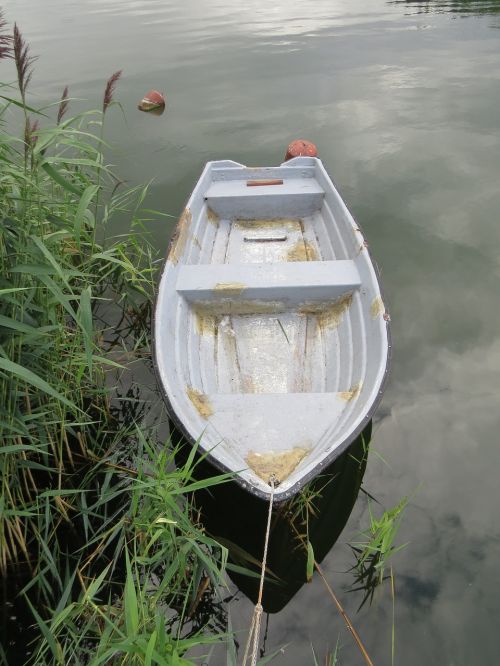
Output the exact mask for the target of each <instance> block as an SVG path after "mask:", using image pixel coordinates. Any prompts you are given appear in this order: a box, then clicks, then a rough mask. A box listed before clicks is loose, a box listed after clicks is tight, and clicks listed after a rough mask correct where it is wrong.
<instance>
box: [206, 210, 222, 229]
mask: <svg viewBox="0 0 500 666" xmlns="http://www.w3.org/2000/svg"><path fill="white" fill-rule="evenodd" d="M207 220H208V221H209V222H211V223H212V224H214V225H215V226H216V227H217V226H218V225H219V220H220V218H219V216H218V215H217V213H216V212H215V211H213V210H212V209H211V208H210V206H207Z"/></svg>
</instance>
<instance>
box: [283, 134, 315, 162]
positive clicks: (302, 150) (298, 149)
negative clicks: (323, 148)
mask: <svg viewBox="0 0 500 666" xmlns="http://www.w3.org/2000/svg"><path fill="white" fill-rule="evenodd" d="M293 157H318V149H317V148H316V146H315V145H314V143H311V141H305V140H304V139H296V140H295V141H292V143H290V144H289V146H288V148H287V150H286V155H285V162H287V161H288V160H291V159H292V158H293Z"/></svg>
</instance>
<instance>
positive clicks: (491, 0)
mask: <svg viewBox="0 0 500 666" xmlns="http://www.w3.org/2000/svg"><path fill="white" fill-rule="evenodd" d="M390 4H393V5H402V6H406V7H407V8H409V9H411V10H412V13H415V14H444V13H448V12H450V13H454V14H461V15H463V16H472V15H478V16H479V15H481V14H500V3H499V2H498V0H429V1H428V2H423V1H422V0H392V2H390Z"/></svg>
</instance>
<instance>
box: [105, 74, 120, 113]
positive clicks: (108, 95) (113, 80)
mask: <svg viewBox="0 0 500 666" xmlns="http://www.w3.org/2000/svg"><path fill="white" fill-rule="evenodd" d="M121 75H122V70H121V69H119V70H118V71H117V72H115V73H114V74H112V75H111V76H110V77H109V79H108V81H107V83H106V89H105V90H104V99H103V100H102V112H103V113H106V111H107V108H108V106H109V105H110V104H111V102H112V101H113V93H114V92H115V87H116V84H117V83H118V79H119V78H120V76H121Z"/></svg>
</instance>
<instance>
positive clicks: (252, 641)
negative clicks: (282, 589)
mask: <svg viewBox="0 0 500 666" xmlns="http://www.w3.org/2000/svg"><path fill="white" fill-rule="evenodd" d="M275 482H276V476H275V475H274V474H271V476H270V478H269V485H270V486H271V496H270V498H269V511H268V514H267V527H266V538H265V541H264V554H263V555H262V568H261V570H260V583H259V595H258V597H257V603H256V604H255V608H254V609H253V615H252V624H251V625H250V631H249V632H248V639H247V644H246V647H245V654H244V656H243V662H242V666H245V665H246V663H247V660H248V656H249V652H250V646H252V654H251V655H250V666H256V664H257V651H258V649H259V637H260V623H261V619H262V611H263V608H262V594H263V592H264V577H265V574H266V564H267V549H268V546H269V534H270V532H271V515H272V513H273V500H274V487H275V486H274V484H275Z"/></svg>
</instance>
